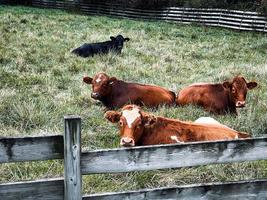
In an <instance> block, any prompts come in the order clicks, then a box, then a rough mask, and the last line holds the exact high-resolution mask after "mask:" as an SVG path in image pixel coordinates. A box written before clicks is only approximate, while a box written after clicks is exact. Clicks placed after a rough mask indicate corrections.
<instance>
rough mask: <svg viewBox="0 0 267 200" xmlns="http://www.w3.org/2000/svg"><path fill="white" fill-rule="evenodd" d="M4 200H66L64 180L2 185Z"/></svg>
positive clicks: (0, 189) (0, 192) (1, 193)
mask: <svg viewBox="0 0 267 200" xmlns="http://www.w3.org/2000/svg"><path fill="white" fill-rule="evenodd" d="M0 198H1V199H3V200H14V199H18V200H37V199H38V200H64V180H63V179H47V180H38V181H27V182H17V183H3V184H0Z"/></svg>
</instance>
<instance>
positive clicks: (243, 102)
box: [235, 101, 246, 108]
mask: <svg viewBox="0 0 267 200" xmlns="http://www.w3.org/2000/svg"><path fill="white" fill-rule="evenodd" d="M245 105H246V101H237V102H236V103H235V106H236V107H237V108H243V107H245Z"/></svg>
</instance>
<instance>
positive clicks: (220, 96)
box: [175, 76, 257, 114]
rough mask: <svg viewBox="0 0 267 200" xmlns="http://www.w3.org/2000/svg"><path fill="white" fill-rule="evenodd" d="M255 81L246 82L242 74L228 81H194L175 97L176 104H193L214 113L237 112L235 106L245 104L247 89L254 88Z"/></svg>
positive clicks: (238, 106)
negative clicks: (215, 82)
mask: <svg viewBox="0 0 267 200" xmlns="http://www.w3.org/2000/svg"><path fill="white" fill-rule="evenodd" d="M256 86H257V83H256V82H249V83H247V82H246V80H245V78H244V77H242V76H236V77H234V79H233V80H232V81H231V82H229V81H225V82H223V83H217V84H210V83H196V84H192V85H189V86H188V87H186V88H184V89H182V90H181V91H180V92H179V94H178V95H177V97H176V100H175V101H176V104H177V105H186V104H195V105H198V106H202V107H204V109H205V110H206V111H209V112H213V113H216V114H224V113H226V112H230V113H234V114H237V112H236V108H241V107H244V106H245V103H246V101H245V100H246V95H247V91H248V90H251V89H253V88H255V87H256Z"/></svg>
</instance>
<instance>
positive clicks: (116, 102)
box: [83, 73, 175, 108]
mask: <svg viewBox="0 0 267 200" xmlns="http://www.w3.org/2000/svg"><path fill="white" fill-rule="evenodd" d="M83 81H84V82H85V83H87V84H91V85H92V90H93V91H92V93H91V97H92V98H93V99H96V100H99V101H101V102H102V103H103V104H104V105H105V106H106V107H108V108H120V107H122V106H124V105H125V104H127V103H133V104H137V105H145V106H148V107H157V106H159V105H162V104H166V105H171V104H174V103H175V93H174V92H171V91H169V90H166V89H164V88H162V87H159V86H154V85H144V84H139V83H128V82H125V81H122V80H118V79H117V78H115V77H109V76H108V75H107V74H105V73H98V74H96V75H95V76H94V77H93V78H91V77H88V76H87V77H84V78H83Z"/></svg>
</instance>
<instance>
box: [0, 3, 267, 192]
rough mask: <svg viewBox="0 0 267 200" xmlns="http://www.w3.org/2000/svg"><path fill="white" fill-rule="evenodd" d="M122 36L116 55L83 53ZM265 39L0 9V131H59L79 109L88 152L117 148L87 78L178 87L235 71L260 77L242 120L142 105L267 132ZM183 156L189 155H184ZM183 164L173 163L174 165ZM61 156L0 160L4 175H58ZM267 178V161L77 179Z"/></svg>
mask: <svg viewBox="0 0 267 200" xmlns="http://www.w3.org/2000/svg"><path fill="white" fill-rule="evenodd" d="M117 34H123V35H124V36H127V37H129V38H130V39H131V41H130V42H129V43H127V44H126V46H125V48H124V49H123V53H122V54H121V55H119V56H116V55H114V54H112V53H110V54H108V55H107V56H95V57H94V58H88V59H84V58H80V57H77V56H75V55H72V54H71V53H70V51H71V50H72V49H73V48H75V47H78V46H79V45H81V44H83V43H84V42H96V41H104V40H107V39H109V36H111V35H113V36H114V35H117ZM266 55H267V38H266V35H263V34H259V33H252V32H237V31H232V30H227V29H220V28H208V27H202V26H196V25H179V24H173V23H166V22H148V21H140V20H139V21H134V20H128V19H116V18H108V17H99V16H98V17H95V16H83V15H76V14H70V13H67V12H63V11H59V10H49V9H46V10H42V9H36V8H27V7H8V6H0V135H1V136H22V135H24V136H25V135H48V134H51V133H55V134H61V133H62V132H63V116H64V115H67V114H76V115H80V116H81V117H82V119H83V121H82V123H83V124H82V148H83V149H84V150H90V149H100V148H113V147H119V137H118V130H117V127H116V126H114V125H112V124H110V123H108V122H107V121H106V120H105V119H104V118H103V113H104V109H105V108H104V107H103V106H102V105H101V104H99V103H96V102H95V101H93V100H92V99H91V98H90V92H91V88H90V87H88V85H86V84H83V82H82V78H83V76H85V75H89V76H93V75H94V74H95V73H97V72H99V71H104V72H106V73H108V74H110V75H112V76H116V77H118V78H120V79H123V80H127V81H133V82H140V83H148V84H155V85H160V86H163V87H166V88H169V89H171V90H173V91H177V90H179V89H181V88H182V87H184V86H186V85H189V84H191V83H194V82H221V81H223V80H225V79H231V78H232V77H233V76H235V75H238V74H241V75H243V76H245V77H246V78H247V79H248V80H255V81H257V82H258V83H259V86H258V88H257V89H255V90H252V91H250V92H249V93H248V97H247V103H248V104H247V106H246V108H243V109H242V110H240V112H239V115H238V117H234V116H229V115H225V116H216V115H212V114H209V113H207V112H205V111H203V109H200V108H196V107H194V106H188V107H170V108H168V107H161V108H159V109H158V110H151V109H146V110H147V111H149V112H153V113H154V114H156V115H163V116H166V117H171V118H178V119H181V120H192V121H193V120H195V119H197V118H198V117H200V116H211V117H214V118H215V119H217V120H218V121H220V122H222V123H224V124H226V125H228V126H230V127H232V128H234V129H237V130H240V131H245V132H248V133H251V135H252V136H253V137H258V136H263V135H264V134H265V135H266V134H267V120H266V119H267V103H266V102H267V101H266V99H267V56H266ZM185 156H186V155H185ZM178 162H179V161H178ZM62 173H63V167H62V162H61V161H49V162H29V163H28V162H27V163H17V164H4V165H3V164H2V165H1V166H0V177H1V178H0V181H1V182H9V181H19V180H33V179H39V178H47V177H58V176H62ZM266 177H267V162H266V161H258V162H245V163H240V164H227V165H210V166H201V167H193V168H183V169H178V170H159V171H151V172H134V173H127V174H108V175H91V176H84V177H83V190H84V192H85V193H95V192H102V191H122V190H131V189H139V188H145V187H150V188H151V187H159V186H170V185H179V184H187V183H202V182H211V181H228V180H243V179H253V178H266Z"/></svg>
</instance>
